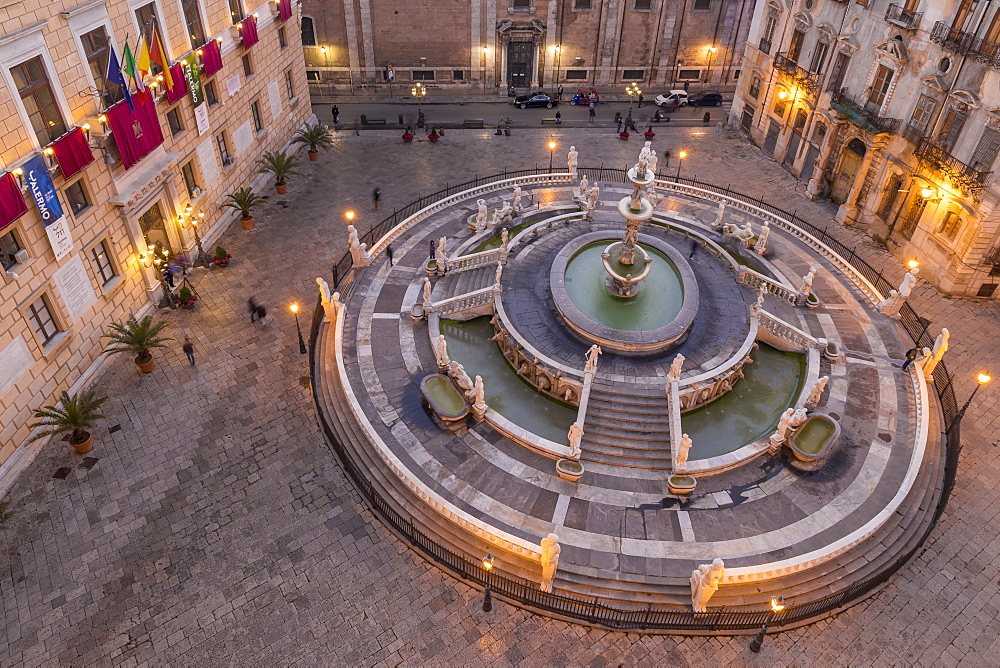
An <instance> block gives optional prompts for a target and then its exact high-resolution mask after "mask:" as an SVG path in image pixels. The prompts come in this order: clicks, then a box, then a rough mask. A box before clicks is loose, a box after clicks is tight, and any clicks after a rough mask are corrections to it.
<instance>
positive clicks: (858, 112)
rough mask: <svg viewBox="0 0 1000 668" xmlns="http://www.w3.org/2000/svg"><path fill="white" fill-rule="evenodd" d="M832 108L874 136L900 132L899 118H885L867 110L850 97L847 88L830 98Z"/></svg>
mask: <svg viewBox="0 0 1000 668" xmlns="http://www.w3.org/2000/svg"><path fill="white" fill-rule="evenodd" d="M830 106H831V107H833V110H834V111H836V112H837V113H838V114H840V115H841V116H843V117H844V118H845V119H847V120H848V121H850V122H851V123H853V124H854V125H856V126H858V127H859V128H861V129H863V130H867V131H868V132H871V133H872V134H876V135H877V134H891V135H893V134H896V133H897V132H898V131H899V124H900V120H899V119H898V118H885V117H884V116H879V115H878V113H877V112H875V111H872V110H870V109H865V108H864V106H863V105H861V104H859V103H858V102H856V101H855V100H854V99H853V98H851V97H850V94H849V93H848V92H847V89H846V88H841V89H840V90H839V91H837V92H835V93H834V94H833V96H831V98H830Z"/></svg>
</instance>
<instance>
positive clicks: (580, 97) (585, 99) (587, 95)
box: [569, 88, 601, 105]
mask: <svg viewBox="0 0 1000 668" xmlns="http://www.w3.org/2000/svg"><path fill="white" fill-rule="evenodd" d="M600 101H601V96H600V95H598V94H597V89H596V88H591V89H590V90H586V89H585V88H580V89H578V90H577V91H576V95H574V96H573V97H572V98H570V101H569V103H570V104H585V105H589V104H597V103H598V102H600Z"/></svg>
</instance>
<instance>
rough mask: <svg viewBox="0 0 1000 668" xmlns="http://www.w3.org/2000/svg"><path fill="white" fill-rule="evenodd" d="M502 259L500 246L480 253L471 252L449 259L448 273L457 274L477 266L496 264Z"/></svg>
mask: <svg viewBox="0 0 1000 668" xmlns="http://www.w3.org/2000/svg"><path fill="white" fill-rule="evenodd" d="M500 260H501V251H500V249H499V248H494V249H491V250H485V251H481V252H479V253H470V254H469V255H460V256H458V257H453V258H451V259H450V260H448V273H450V274H455V273H458V272H462V271H469V270H471V269H476V268H477V267H484V266H486V265H490V264H492V265H495V264H496V263H497V262H500Z"/></svg>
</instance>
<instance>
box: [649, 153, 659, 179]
mask: <svg viewBox="0 0 1000 668" xmlns="http://www.w3.org/2000/svg"><path fill="white" fill-rule="evenodd" d="M659 162H660V158H659V156H657V155H656V151H650V152H649V171H651V172H653V176H656V165H657V164H658V163H659Z"/></svg>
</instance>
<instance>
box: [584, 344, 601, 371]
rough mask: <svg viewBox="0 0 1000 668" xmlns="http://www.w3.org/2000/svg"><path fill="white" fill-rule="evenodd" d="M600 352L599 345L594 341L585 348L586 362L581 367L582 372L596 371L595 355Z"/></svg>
mask: <svg viewBox="0 0 1000 668" xmlns="http://www.w3.org/2000/svg"><path fill="white" fill-rule="evenodd" d="M602 352H604V351H602V350H601V347H600V346H599V345H597V344H596V343H595V344H594V345H592V346H590V348H589V349H588V350H587V364H586V366H584V367H583V372H584V373H595V372H596V371H597V357H598V355H600V354H601V353H602Z"/></svg>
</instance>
